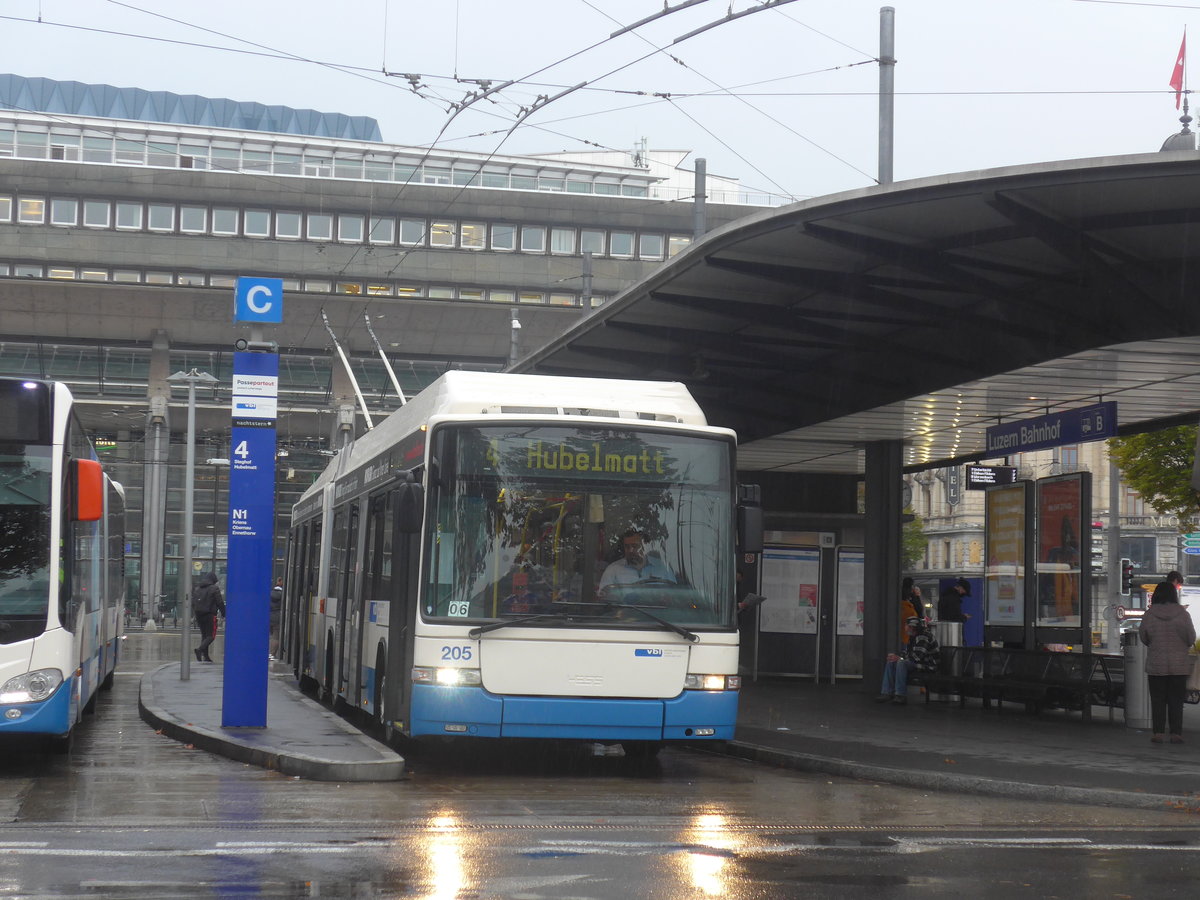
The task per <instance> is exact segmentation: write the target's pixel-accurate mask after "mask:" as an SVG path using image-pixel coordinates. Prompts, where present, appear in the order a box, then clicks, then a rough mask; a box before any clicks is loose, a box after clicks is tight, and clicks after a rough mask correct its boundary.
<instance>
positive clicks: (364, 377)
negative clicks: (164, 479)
mask: <svg viewBox="0 0 1200 900" xmlns="http://www.w3.org/2000/svg"><path fill="white" fill-rule="evenodd" d="M153 352H154V351H151V350H150V349H149V348H144V347H115V346H112V347H110V346H95V345H86V346H83V345H77V344H69V343H55V344H50V343H23V342H19V341H3V340H0V375H2V376H14V377H22V376H24V377H34V378H47V379H51V380H54V381H63V382H66V383H67V384H68V385H69V386H70V388H71V390H72V392H74V393H75V394H76V395H87V396H111V397H142V398H144V397H145V396H146V383H147V380H148V379H149V378H150V371H151V359H152V355H153ZM391 363H392V367H393V369H392V371H393V374H395V376H396V377H397V378H398V379H399V380H400V383H401V386H402V387H403V389H404V391H405V393H406V395H407V396H410V397H411V396H413V395H415V394H417V393H418V392H420V391H421V390H422V389H424V388H425V387H427V386H428V385H429V384H431V383H432V382H433V381H434V380H435V379H436V378H437V377H438V376H439V375H441V374H442V373H443V372H445V371H446V365H447V364H446V363H445V362H433V361H428V360H425V361H423V360H409V359H404V358H403V357H399V356H396V355H394V354H393V355H392V357H391ZM335 365H338V364H337V363H334V362H333V361H332V359H331V357H329V356H328V355H325V356H310V355H307V354H297V353H287V352H283V353H280V355H279V396H280V401H281V402H284V401H286V402H287V403H291V404H298V405H301V406H305V407H311V406H317V407H319V406H322V405H324V404H326V403H327V402H328V399H329V390H330V383H331V377H332V376H331V371H330V370H331V369H332V368H333V367H334V366H335ZM350 366H351V368H352V369H353V370H354V376H355V379H356V380H357V381H358V383H359V385H360V387H361V388H362V390H363V396H364V397H365V398H366V399H367V401H368V402H371V403H374V402H376V401H378V402H382V403H384V404H385V405H386V404H390V403H391V402H392V401H394V399H395V391H394V389H393V387H392V379H391V375H389V374H388V373H387V371H386V369H385V368H384V367H383V364H382V363H381V362H380V360H379V359H378V358H377V357H357V356H353V355H351V356H350ZM232 367H233V354H232V352H221V351H202V350H195V349H188V350H183V349H178V348H172V349H171V350H170V351H169V363H168V367H167V371H172V372H178V371H183V372H187V371H190V370H191V369H197V370H199V371H201V372H208V373H209V374H211V375H213V376H214V377H215V378H216V379H217V384H215V385H213V386H211V387H201V388H198V389H197V400H198V401H199V402H204V403H212V402H220V403H228V402H229V400H230V396H231V391H232V382H231V377H232V376H231V371H232ZM457 368H462V369H467V370H470V371H492V370H493V369H492V367H489V366H486V365H483V364H470V363H463V364H459V365H458V366H457ZM213 455H217V456H219V455H222V454H213Z"/></svg>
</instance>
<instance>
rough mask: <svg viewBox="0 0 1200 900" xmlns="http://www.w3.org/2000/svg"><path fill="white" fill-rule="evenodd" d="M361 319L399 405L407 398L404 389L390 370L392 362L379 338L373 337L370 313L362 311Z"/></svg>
mask: <svg viewBox="0 0 1200 900" xmlns="http://www.w3.org/2000/svg"><path fill="white" fill-rule="evenodd" d="M363 321H364V322H366V323H367V334H369V335H370V336H371V340H372V341H374V342H375V349H376V350H378V351H379V358H380V359H382V360H383V367H384V368H385V369H386V370H387V373H388V377H389V378H391V379H392V387H394V388H395V389H396V396H397V397H399V398H400V405H401V406H403V405H404V404H405V403H407V402H408V400H407V399H406V398H405V396H404V389H403V388H401V387H400V381H399V379H398V378H396V373H395V372H394V371H393V370H392V364H391V362H390V361H389V360H388V358H387V354H386V353H384V352H383V345H382V344H380V343H379V338H377V337H375V329H374V328H372V327H371V315H370V313H365V312H364V313H363Z"/></svg>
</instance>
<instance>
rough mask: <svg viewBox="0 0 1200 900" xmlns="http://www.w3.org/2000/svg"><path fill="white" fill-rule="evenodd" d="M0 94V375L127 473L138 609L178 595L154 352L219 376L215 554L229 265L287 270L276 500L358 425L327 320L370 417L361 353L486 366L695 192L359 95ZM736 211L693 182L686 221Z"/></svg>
mask: <svg viewBox="0 0 1200 900" xmlns="http://www.w3.org/2000/svg"><path fill="white" fill-rule="evenodd" d="M0 102H3V103H6V104H7V105H8V106H10V107H12V108H8V109H0V373H3V374H5V375H20V376H31V377H41V378H49V379H56V380H60V381H64V382H66V383H67V384H68V385H69V386H70V387H71V389H72V390H73V391H74V393H75V394H76V396H77V397H80V398H82V400H83V401H84V404H85V420H86V424H87V425H88V426H89V427H90V428H91V429H92V430H93V431H94V433H95V434H96V436H97V437H98V438H99V440H100V443H99V449H100V452H101V453H102V454H103V455H104V456H106V457H107V458H108V459H109V460H110V461H111V465H112V467H113V468H114V469H116V474H117V477H118V478H119V479H120V480H121V481H122V482H123V483H124V484H125V485H126V488H127V491H128V501H129V508H130V510H131V515H130V518H129V522H130V523H131V525H130V561H131V565H130V573H131V575H132V576H133V577H132V578H131V591H132V597H131V600H132V601H133V603H134V605H136V606H138V607H139V608H141V609H143V610H150V611H153V610H155V609H156V608H157V606H158V605H159V603H160V602H165V603H166V604H167V605H168V607H169V606H170V605H171V604H173V603H174V602H175V600H176V599H177V588H176V584H177V579H178V575H179V572H178V566H179V563H180V559H181V558H182V556H183V550H184V548H182V546H181V542H182V535H183V532H184V528H183V522H182V509H183V507H184V502H183V483H182V482H183V479H182V460H183V445H182V441H183V431H184V424H185V416H184V406H185V400H186V394H185V392H184V391H181V390H178V389H176V390H175V391H174V393H173V392H172V388H171V386H170V383H169V382H168V381H167V378H168V376H170V375H171V374H172V373H174V372H179V371H183V372H187V371H190V370H191V369H197V370H199V371H204V372H208V373H210V374H212V375H213V376H215V377H216V378H217V383H216V385H215V386H214V387H212V388H206V389H202V390H201V391H200V392H199V394H198V408H197V428H198V441H199V444H200V446H199V448H198V449H197V452H196V458H197V460H198V461H200V465H199V466H198V469H197V478H196V485H195V488H196V492H195V503H196V517H195V523H194V527H195V532H196V536H197V537H196V540H195V542H194V548H193V549H194V553H195V556H196V558H197V559H198V560H206V561H207V562H205V563H202V567H204V568H207V567H209V566H212V567H215V568H216V570H217V572H218V574H223V560H224V549H225V548H224V539H225V517H226V509H227V497H226V494H225V492H224V481H225V478H224V476H225V472H224V471H223V468H222V465H221V464H220V463H219V462H217V463H212V464H207V463H205V460H208V459H214V460H221V459H228V446H227V445H228V433H229V402H230V371H231V366H232V352H233V344H234V341H235V340H236V339H237V338H239V337H247V336H248V331H247V329H246V327H245V326H236V325H235V324H234V323H233V322H232V310H233V286H234V284H235V281H236V279H237V278H238V277H239V276H243V275H252V276H262V277H277V278H280V279H282V281H283V284H284V291H285V319H284V322H283V324H282V325H279V326H269V327H268V328H267V329H266V330H267V333H266V334H265V335H264V337H265V338H266V339H268V340H274V341H276V342H278V344H279V346H280V371H281V378H280V386H279V420H278V433H279V440H280V446H281V449H280V453H281V456H280V460H279V463H280V465H279V473H280V476H279V484H278V504H277V506H278V508H279V509H280V511H281V512H282V514H283V515H285V516H286V514H287V511H288V510H289V509H290V505H291V503H292V501H293V500H294V499H295V497H297V496H298V495H299V493H300V492H302V490H303V489H304V487H306V486H307V483H308V481H309V480H311V478H312V477H313V475H314V473H316V472H318V471H320V470H321V469H323V468H324V466H325V464H326V462H327V460H328V454H329V453H330V450H331V447H332V446H335V445H336V443H337V442H338V441H339V440H340V439H341V436H342V435H343V434H344V432H345V431H347V430H352V429H353V428H355V427H356V424H355V421H354V416H355V413H354V411H353V406H354V403H355V398H354V392H353V390H352V387H351V383H350V380H349V378H347V377H346V376H345V375H344V373H343V371H342V369H341V367H340V363H338V362H337V360H336V355H335V354H334V353H333V352H332V344H333V339H334V337H336V339H337V340H338V342H339V343H340V344H341V346H342V347H343V349H344V350H345V351H346V353H347V355H348V358H349V360H350V364H351V367H352V369H353V370H354V373H355V376H356V379H357V382H358V384H359V385H360V387H361V389H362V393H363V396H364V398H365V401H366V403H367V406H368V408H369V409H370V411H371V413H372V415H373V416H376V417H378V416H379V415H384V414H386V413H387V412H389V411H390V410H391V409H394V408H395V407H396V405H397V404H398V403H399V402H400V401H399V398H398V397H397V396H396V391H395V389H394V387H393V385H392V383H391V380H390V378H389V376H388V375H387V374H386V367H385V365H384V363H383V361H382V360H381V358H380V354H381V353H382V354H384V355H386V356H387V359H388V362H389V363H390V365H391V367H392V369H393V370H394V371H395V372H396V374H397V376H398V379H399V382H400V386H401V389H402V390H403V391H404V392H405V394H407V395H411V394H413V393H415V392H416V391H418V390H420V389H421V388H422V387H424V386H425V385H426V384H428V383H429V382H430V381H432V380H433V379H434V378H436V377H437V376H438V375H439V374H441V372H443V371H445V369H446V368H449V367H461V368H473V369H479V370H499V369H501V368H503V367H504V366H505V365H506V364H507V363H508V361H509V359H510V357H511V356H513V355H514V354H516V355H520V353H521V352H522V351H523V350H529V349H533V348H535V347H538V346H541V345H542V344H543V343H545V342H546V341H547V340H549V339H550V338H552V337H554V336H555V335H557V334H558V333H560V332H561V331H563V330H564V329H565V328H567V327H569V326H570V325H572V324H574V323H575V322H576V321H578V319H579V318H580V317H581V316H583V315H586V314H587V313H588V311H589V310H590V309H591V308H593V307H595V306H598V305H601V304H603V303H604V302H605V301H606V300H608V299H609V298H611V297H613V296H616V295H617V294H618V293H620V292H621V291H622V290H623V289H624V288H625V287H626V286H628V285H631V284H633V283H635V282H638V281H640V280H642V279H644V278H645V277H646V276H647V275H648V274H649V273H650V272H652V271H653V270H654V269H655V267H656V266H658V265H659V264H661V263H662V261H663V260H665V259H668V258H669V257H670V256H672V255H674V254H675V253H678V252H679V251H680V250H682V249H683V248H684V247H686V246H687V245H688V244H689V243H690V242H691V241H692V238H693V231H694V213H695V210H694V208H693V204H692V203H691V202H686V201H681V200H680V199H679V195H680V193H681V189H680V188H679V187H678V186H670V185H664V183H663V179H662V178H661V177H660V176H658V175H656V174H654V173H652V172H651V171H650V169H649V168H648V167H646V166H636V165H633V164H632V163H633V159H632V157H631V158H630V160H629V164H625V165H618V164H614V161H613V160H612V159H611V158H606V159H604V160H603V161H599V162H597V161H588V160H585V159H579V158H577V157H572V158H570V159H556V158H554V156H553V155H550V156H547V157H544V158H543V157H530V156H500V155H496V154H493V155H487V154H471V153H448V152H443V151H433V150H423V149H419V148H413V147H407V146H403V145H395V144H387V143H383V142H382V141H380V140H377V139H372V137H373V136H375V135H377V131H378V129H377V126H374V123H373V121H372V120H369V119H368V120H362V119H354V120H351V117H344V116H338V115H337V114H324V113H315V112H313V111H311V110H288V109H285V108H282V107H263V106H261V105H258V104H249V105H246V104H243V105H242V107H243V108H242V110H241V114H240V115H236V116H235V115H234V114H233V113H234V112H236V111H235V110H232V109H231V107H230V106H229V104H230V103H232V101H221V100H207V99H206V98H196V97H192V98H188V97H178V96H176V95H166V94H162V93H161V92H146V91H136V90H135V89H116V88H109V87H107V86H103V85H100V86H97V85H79V84H76V83H73V82H72V83H56V82H48V81H47V80H46V79H20V78H18V76H0ZM252 107H253V108H252ZM251 114H253V115H251ZM142 116H144V117H145V118H140V117H142ZM156 118H158V119H168V120H169V121H165V122H164V121H156V120H155V119H156ZM284 125H286V126H287V128H288V129H290V130H284V129H283V126H284ZM373 128H374V130H372V129H373ZM271 129H277V130H271ZM647 152H650V153H652V151H647ZM731 185H732V182H730V180H729V179H722V180H721V185H720V187H721V191H722V194H721V196H722V197H725V198H733V199H737V200H745V198H739V197H736V196H735V194H734V193H733V192H731V190H730V188H731ZM692 193H693V194H694V193H695V191H694V189H693V191H692ZM755 199H756V200H757V199H760V198H755ZM755 210H756V207H755V206H753V205H751V204H749V203H747V202H721V203H718V202H708V203H707V204H706V227H707V228H708V229H712V228H716V227H719V226H720V225H723V224H725V223H728V222H731V221H733V220H735V219H737V218H740V217H742V216H745V215H747V214H749V213H751V212H754V211H755ZM326 322H328V327H327V326H326ZM518 325H519V330H518V327H517V326H518ZM331 332H332V337H331ZM372 332H374V335H375V338H374V339H373V338H372V337H371V333H372ZM681 374H682V373H681ZM360 413H361V411H360ZM285 454H286V455H285ZM161 472H166V473H167V475H166V477H165V478H159V477H158V476H157V475H155V474H154V473H161ZM277 531H278V529H277ZM160 545H161V546H162V547H163V548H164V549H163V552H162V554H161V555H159V554H158V551H157V550H156V548H157V547H159V546H160ZM160 594H165V595H166V596H165V597H163V598H159V596H158V595H160Z"/></svg>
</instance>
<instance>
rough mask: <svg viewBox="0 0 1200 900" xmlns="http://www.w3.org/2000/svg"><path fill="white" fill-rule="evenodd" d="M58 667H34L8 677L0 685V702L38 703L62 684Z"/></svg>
mask: <svg viewBox="0 0 1200 900" xmlns="http://www.w3.org/2000/svg"><path fill="white" fill-rule="evenodd" d="M62 681H63V676H62V672H60V671H59V670H58V669H35V670H34V671H32V672H26V673H25V674H24V675H18V676H16V677H15V678H10V679H8V681H6V682H4V684H3V686H0V703H39V702H41V701H42V700H45V699H46V698H47V697H49V696H50V695H51V694H53V693H54V692H55V691H56V690H58V686H59V685H60V684H62Z"/></svg>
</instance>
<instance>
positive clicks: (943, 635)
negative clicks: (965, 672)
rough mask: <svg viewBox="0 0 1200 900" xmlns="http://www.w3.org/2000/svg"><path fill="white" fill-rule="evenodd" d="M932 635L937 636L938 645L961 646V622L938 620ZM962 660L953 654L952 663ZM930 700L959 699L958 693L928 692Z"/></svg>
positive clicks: (952, 701)
mask: <svg viewBox="0 0 1200 900" xmlns="http://www.w3.org/2000/svg"><path fill="white" fill-rule="evenodd" d="M933 627H934V632H933V636H934V637H935V638H937V642H938V646H939V647H961V646H962V632H963V623H962V622H938V623H936V624H935V625H934V626H933ZM961 661H962V657H961V656H955V658H954V664H955V665H958V664H960V663H961ZM950 674H951V675H961V674H962V672H951V673H950ZM930 699H931V700H937V701H940V702H942V703H956V702H958V700H959V696H958V694H930Z"/></svg>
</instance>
